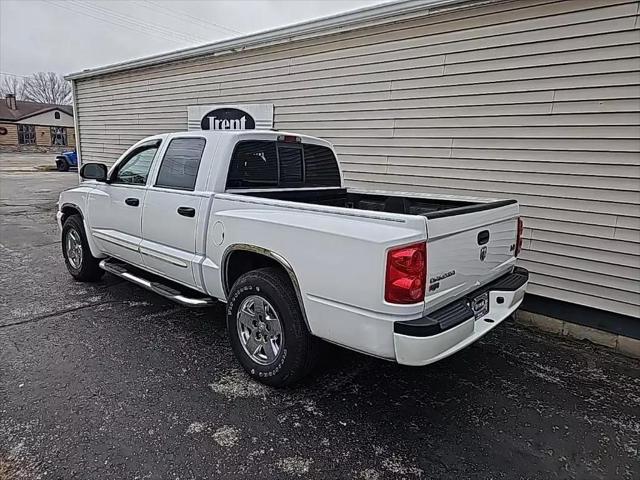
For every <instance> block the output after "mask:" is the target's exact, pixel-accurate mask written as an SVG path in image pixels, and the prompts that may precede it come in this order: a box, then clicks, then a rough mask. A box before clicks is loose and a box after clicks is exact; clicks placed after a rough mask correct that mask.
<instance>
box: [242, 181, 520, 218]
mask: <svg viewBox="0 0 640 480" xmlns="http://www.w3.org/2000/svg"><path fill="white" fill-rule="evenodd" d="M234 193H236V194H241V195H249V196H253V197H260V198H270V199H274V200H286V201H292V202H300V203H307V204H312V205H327V206H332V207H343V208H353V209H357V210H368V211H376V212H388V213H400V214H406V215H423V216H425V217H427V218H440V217H444V216H452V215H460V214H464V213H472V212H477V211H481V210H486V209H490V208H497V207H501V206H504V205H510V204H513V203H516V201H515V200H497V201H471V200H469V201H463V200H459V199H455V200H454V199H445V198H438V197H437V196H429V195H421V194H418V193H416V194H411V196H409V195H408V194H402V193H397V194H396V193H392V192H382V191H366V190H354V189H347V188H332V189H306V190H302V189H297V190H278V191H276V190H271V191H269V190H267V191H265V190H263V191H247V192H234Z"/></svg>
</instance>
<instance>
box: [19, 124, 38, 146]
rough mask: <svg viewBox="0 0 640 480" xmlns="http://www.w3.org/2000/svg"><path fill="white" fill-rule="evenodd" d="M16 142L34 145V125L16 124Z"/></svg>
mask: <svg viewBox="0 0 640 480" xmlns="http://www.w3.org/2000/svg"><path fill="white" fill-rule="evenodd" d="M18 143H19V144H20V145H35V143H36V127H35V125H18Z"/></svg>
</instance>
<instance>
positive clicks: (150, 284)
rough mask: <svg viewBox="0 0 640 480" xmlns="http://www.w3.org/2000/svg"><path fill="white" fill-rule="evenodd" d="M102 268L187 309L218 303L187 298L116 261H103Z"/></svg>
mask: <svg viewBox="0 0 640 480" xmlns="http://www.w3.org/2000/svg"><path fill="white" fill-rule="evenodd" d="M100 268H101V269H103V270H105V271H107V272H109V273H111V274H113V275H116V276H118V277H120V278H124V279H125V280H129V281H130V282H133V283H135V284H136V285H139V286H141V287H142V288H146V289H147V290H150V291H152V292H154V293H157V294H158V295H162V296H163V297H166V298H168V299H169V300H173V301H174V302H176V303H179V304H180V305H184V306H185V307H210V306H212V305H214V304H215V303H216V301H215V300H214V299H213V298H211V297H205V296H200V297H199V296H187V295H184V294H183V292H180V291H178V290H176V289H174V288H172V287H170V286H169V285H165V284H164V283H160V282H154V281H151V280H147V279H146V278H144V277H143V276H142V275H143V274H141V273H137V271H136V273H133V268H132V267H129V266H128V265H127V264H125V263H122V262H118V261H116V260H111V259H105V260H102V261H101V262H100ZM136 270H137V269H136ZM193 293H196V292H193Z"/></svg>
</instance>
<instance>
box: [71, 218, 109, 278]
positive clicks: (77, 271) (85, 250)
mask: <svg viewBox="0 0 640 480" xmlns="http://www.w3.org/2000/svg"><path fill="white" fill-rule="evenodd" d="M73 232H76V233H77V235H78V236H79V237H80V240H81V248H82V259H81V260H80V261H79V265H78V266H74V265H73V264H72V262H71V261H70V260H69V257H68V253H67V237H68V236H69V235H72V234H73ZM62 255H63V256H64V263H65V265H66V266H67V270H69V273H70V274H71V276H73V278H75V279H76V280H78V281H79V282H97V281H98V280H100V279H101V278H102V275H104V270H102V269H101V268H100V266H99V265H98V263H99V260H98V259H97V258H95V257H94V256H93V255H91V250H90V249H89V244H88V243H87V236H86V234H85V232H84V225H83V222H82V217H81V216H80V215H71V216H69V217H68V218H67V219H66V220H65V222H64V225H63V226H62Z"/></svg>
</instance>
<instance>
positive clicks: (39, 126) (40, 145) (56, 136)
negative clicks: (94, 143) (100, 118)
mask: <svg viewBox="0 0 640 480" xmlns="http://www.w3.org/2000/svg"><path fill="white" fill-rule="evenodd" d="M75 144H76V138H75V131H74V128H73V107H71V105H52V104H49V103H37V102H25V101H21V100H16V98H15V96H14V95H11V94H8V95H7V96H6V97H5V98H3V99H0V151H2V152H7V151H9V152H15V151H29V152H54V153H57V152H62V151H63V150H68V149H69V148H70V147H75Z"/></svg>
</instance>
